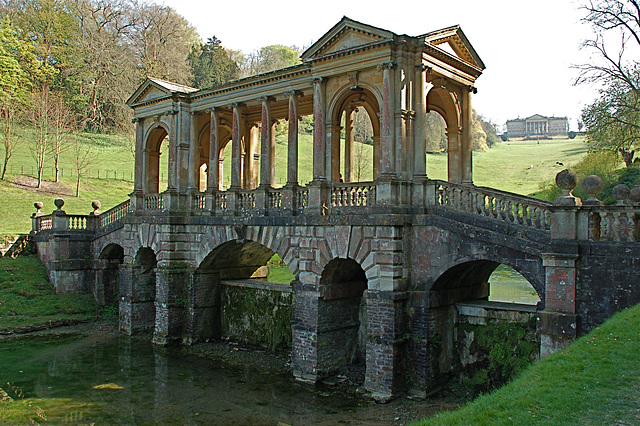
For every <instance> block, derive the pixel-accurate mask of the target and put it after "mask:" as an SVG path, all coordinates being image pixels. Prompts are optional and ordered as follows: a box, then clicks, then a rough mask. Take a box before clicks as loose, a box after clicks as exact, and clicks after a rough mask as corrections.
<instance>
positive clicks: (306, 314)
mask: <svg viewBox="0 0 640 426" xmlns="http://www.w3.org/2000/svg"><path fill="white" fill-rule="evenodd" d="M291 284H292V286H293V288H294V291H295V295H296V297H295V306H294V309H293V319H292V321H291V328H292V331H293V341H292V343H291V346H292V348H291V366H292V368H293V375H294V377H295V378H296V379H297V380H300V381H303V382H312V383H315V382H316V381H317V380H318V379H319V374H318V373H319V372H318V303H319V300H320V291H319V290H318V289H317V288H316V286H314V285H309V284H307V285H305V284H302V283H301V282H299V281H294V282H292V283H291Z"/></svg>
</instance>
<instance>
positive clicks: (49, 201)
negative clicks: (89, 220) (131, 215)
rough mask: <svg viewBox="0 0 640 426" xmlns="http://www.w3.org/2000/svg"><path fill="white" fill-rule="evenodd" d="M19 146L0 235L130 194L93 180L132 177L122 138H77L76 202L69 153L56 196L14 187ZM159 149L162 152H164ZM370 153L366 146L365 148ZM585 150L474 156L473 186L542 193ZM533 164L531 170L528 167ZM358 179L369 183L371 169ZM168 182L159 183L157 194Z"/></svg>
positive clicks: (307, 170) (441, 171)
mask: <svg viewBox="0 0 640 426" xmlns="http://www.w3.org/2000/svg"><path fill="white" fill-rule="evenodd" d="M18 136H19V138H20V139H21V143H20V144H19V147H18V149H17V151H16V153H15V155H14V157H13V158H12V159H11V162H10V165H12V166H13V170H14V173H10V174H9V175H8V176H7V180H6V181H4V182H3V181H0V194H2V198H1V199H2V203H0V235H12V234H18V233H27V232H29V230H30V229H31V220H30V219H29V217H30V216H31V214H32V213H33V212H34V208H33V203H34V202H36V201H42V202H44V205H45V207H44V209H43V212H44V213H50V212H51V211H53V210H54V209H55V207H54V205H53V200H54V199H55V198H58V197H62V198H64V199H65V202H66V204H65V207H64V209H65V211H67V212H68V213H73V214H82V213H85V214H86V213H89V212H91V201H93V200H95V199H98V200H100V201H101V203H102V209H101V210H102V211H105V210H107V209H109V208H111V207H113V206H115V205H117V204H119V203H120V202H122V201H125V200H126V199H127V198H128V194H129V193H130V192H131V191H132V189H133V183H132V182H130V181H123V180H117V179H110V180H105V179H97V178H96V175H97V171H98V170H100V173H101V176H104V172H105V171H106V170H110V171H113V170H117V171H118V174H119V176H120V174H121V173H122V172H124V173H125V175H126V176H130V174H131V173H132V171H133V157H132V155H131V153H130V151H129V150H128V148H127V145H128V144H129V143H130V141H128V140H127V138H126V137H118V136H105V135H89V134H80V135H77V136H74V137H77V138H79V140H80V141H81V143H82V144H84V145H85V146H92V147H93V149H94V150H95V152H97V156H96V160H95V162H94V164H93V165H92V166H91V173H90V177H88V178H85V179H83V181H82V184H81V190H80V197H79V198H75V197H74V195H75V178H74V177H72V176H70V171H71V169H72V164H73V162H72V160H71V157H70V155H71V152H70V151H66V152H64V153H63V159H62V166H63V168H64V170H65V174H64V177H63V178H62V179H61V183H62V185H63V186H64V187H65V188H66V189H63V190H62V191H57V192H55V193H44V192H41V191H35V190H34V189H33V188H24V187H17V186H16V185H13V184H12V182H13V181H14V180H15V179H16V178H17V175H18V174H19V171H20V169H21V167H24V170H25V174H27V172H29V173H30V171H31V168H32V165H33V164H34V162H33V160H32V158H31V154H30V152H29V150H28V144H27V141H28V139H29V138H30V137H33V135H32V134H31V131H30V130H29V129H20V131H19V135H18ZM165 145H166V143H165V144H163V148H165ZM365 148H366V149H368V150H371V147H370V146H366V147H365ZM586 150H587V146H586V144H584V143H582V141H581V140H580V139H576V140H568V139H565V140H552V141H541V142H540V144H537V143H536V142H532V141H514V142H506V143H501V144H497V145H495V146H494V147H493V148H491V149H490V150H488V151H485V152H476V153H474V181H475V183H476V185H479V186H489V187H494V188H498V189H502V190H505V191H511V192H515V193H519V194H523V195H527V194H531V193H533V192H535V191H537V190H539V189H540V186H541V182H542V183H548V182H549V181H550V180H551V179H552V178H553V176H554V175H555V174H556V173H557V172H558V171H560V170H561V169H562V168H563V167H562V166H558V165H557V164H556V161H560V162H563V163H564V164H565V165H566V166H570V165H573V164H575V163H577V162H578V161H579V160H580V159H581V158H582V157H583V156H584V154H585V153H586ZM286 152H287V143H286V140H285V139H283V137H279V138H278V140H277V144H276V184H284V183H285V182H286ZM224 158H225V164H224V170H225V178H224V182H225V183H226V185H227V186H228V185H229V183H230V173H229V170H230V161H231V144H229V145H228V146H227V148H226V149H225V155H224ZM166 159H167V155H162V156H161V178H162V179H164V180H166V168H167V166H166ZM446 163H447V156H446V154H440V155H429V156H428V158H427V173H428V175H429V177H431V178H432V179H446V175H447V172H446ZM531 165H533V168H531ZM51 167H52V161H48V163H47V170H48V171H47V172H46V175H45V177H46V178H47V179H51ZM298 167H299V182H300V183H302V184H305V183H306V182H309V181H310V180H311V178H312V171H313V156H312V138H311V135H300V142H299V161H298ZM362 180H371V170H368V173H367V175H366V176H365V177H364V178H363V179H362ZM163 187H166V183H165V184H164V185H163V184H161V190H162V189H163Z"/></svg>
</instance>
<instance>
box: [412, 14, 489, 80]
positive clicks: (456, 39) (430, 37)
mask: <svg viewBox="0 0 640 426" xmlns="http://www.w3.org/2000/svg"><path fill="white" fill-rule="evenodd" d="M421 37H424V39H425V42H427V43H429V44H431V45H433V46H435V47H437V48H438V49H441V50H443V51H445V52H447V53H448V54H450V55H452V56H454V57H456V58H458V59H460V60H463V61H465V62H468V63H471V64H473V65H476V66H477V67H479V68H481V69H484V68H485V65H484V63H483V62H482V60H481V59H480V57H479V56H478V54H477V53H476V51H475V49H474V48H473V46H471V43H469V40H468V39H467V37H466V36H465V35H464V33H463V32H462V29H461V28H460V26H459V25H454V26H452V27H447V28H443V29H441V30H437V31H432V32H430V33H427V34H424V35H422V36H421Z"/></svg>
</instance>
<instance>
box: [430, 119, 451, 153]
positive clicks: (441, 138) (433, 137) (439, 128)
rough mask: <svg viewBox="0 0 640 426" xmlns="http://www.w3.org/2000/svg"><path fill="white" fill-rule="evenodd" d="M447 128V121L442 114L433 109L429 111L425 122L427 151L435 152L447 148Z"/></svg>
mask: <svg viewBox="0 0 640 426" xmlns="http://www.w3.org/2000/svg"><path fill="white" fill-rule="evenodd" d="M445 128H446V123H445V122H444V118H442V116H441V115H440V114H438V113H437V112H433V111H432V112H429V113H427V120H426V123H425V134H426V139H427V146H426V151H427V152H432V153H435V152H441V151H446V150H447V135H446V132H445Z"/></svg>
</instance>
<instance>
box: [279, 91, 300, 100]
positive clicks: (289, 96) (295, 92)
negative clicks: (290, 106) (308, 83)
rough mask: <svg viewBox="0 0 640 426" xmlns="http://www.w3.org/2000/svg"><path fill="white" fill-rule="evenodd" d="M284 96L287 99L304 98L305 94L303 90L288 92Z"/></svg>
mask: <svg viewBox="0 0 640 426" xmlns="http://www.w3.org/2000/svg"><path fill="white" fill-rule="evenodd" d="M283 95H284V96H285V97H287V98H291V97H294V96H300V97H302V96H304V92H302V90H287V91H286V92H284V93H283Z"/></svg>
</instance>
